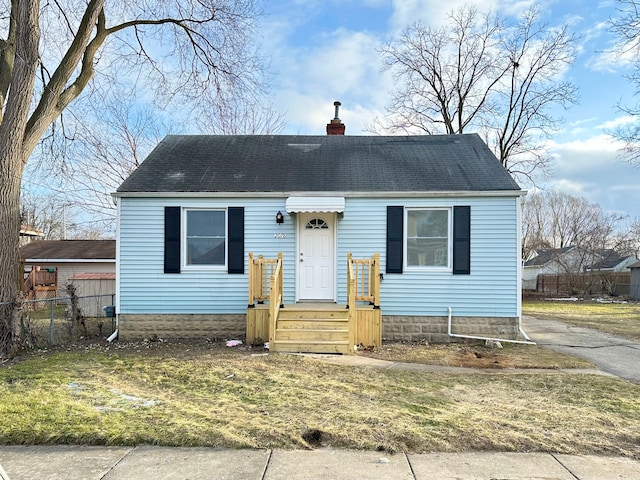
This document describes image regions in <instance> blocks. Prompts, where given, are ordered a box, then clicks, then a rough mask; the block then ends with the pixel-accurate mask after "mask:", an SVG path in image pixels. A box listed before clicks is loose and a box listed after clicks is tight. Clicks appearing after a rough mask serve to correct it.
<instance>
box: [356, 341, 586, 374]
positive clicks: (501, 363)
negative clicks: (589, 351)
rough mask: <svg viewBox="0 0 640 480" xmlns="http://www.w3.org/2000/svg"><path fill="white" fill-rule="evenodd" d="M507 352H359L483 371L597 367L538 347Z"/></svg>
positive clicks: (455, 346)
mask: <svg viewBox="0 0 640 480" xmlns="http://www.w3.org/2000/svg"><path fill="white" fill-rule="evenodd" d="M502 347H503V348H494V347H488V346H485V345H484V343H482V342H465V343H448V344H425V343H388V344H384V345H383V346H382V347H379V348H373V349H365V350H360V351H358V355H362V356H368V357H372V358H377V359H380V360H388V361H395V362H407V363H421V364H426V365H444V366H450V367H468V368H481V369H506V368H590V367H592V366H593V365H592V364H591V363H589V362H587V361H585V360H582V359H579V358H577V357H574V356H571V355H564V354H561V353H558V352H554V351H552V350H549V349H546V348H543V347H539V346H536V345H517V344H508V343H505V344H502Z"/></svg>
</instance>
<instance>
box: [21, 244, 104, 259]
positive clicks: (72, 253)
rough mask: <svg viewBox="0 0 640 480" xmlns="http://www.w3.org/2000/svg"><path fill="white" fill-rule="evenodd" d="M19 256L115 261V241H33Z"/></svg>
mask: <svg viewBox="0 0 640 480" xmlns="http://www.w3.org/2000/svg"><path fill="white" fill-rule="evenodd" d="M20 256H21V257H22V258H25V259H27V258H30V259H42V260H44V259H48V260H115V259H116V241H115V240H34V241H33V242H30V243H28V244H26V245H25V246H23V247H21V248H20Z"/></svg>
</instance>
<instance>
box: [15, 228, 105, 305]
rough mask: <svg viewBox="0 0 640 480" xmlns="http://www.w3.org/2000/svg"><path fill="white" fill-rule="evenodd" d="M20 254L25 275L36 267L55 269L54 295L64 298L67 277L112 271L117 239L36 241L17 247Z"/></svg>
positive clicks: (67, 281)
mask: <svg viewBox="0 0 640 480" xmlns="http://www.w3.org/2000/svg"><path fill="white" fill-rule="evenodd" d="M20 257H21V259H22V260H23V261H24V269H25V274H28V273H29V272H31V270H32V269H34V268H35V267H39V268H40V270H54V269H55V271H56V273H57V282H56V283H57V284H56V287H57V288H56V292H55V295H56V296H57V297H66V296H67V292H66V288H67V284H68V283H69V279H70V278H71V277H73V276H74V275H76V274H78V273H81V272H92V273H115V271H116V241H115V240H36V241H33V242H30V243H28V244H27V245H24V246H22V247H21V248H20ZM112 293H114V292H112Z"/></svg>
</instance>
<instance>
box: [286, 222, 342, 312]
mask: <svg viewBox="0 0 640 480" xmlns="http://www.w3.org/2000/svg"><path fill="white" fill-rule="evenodd" d="M296 217H297V222H296V259H295V262H296V301H305V300H309V301H314V300H316V301H328V302H335V301H336V287H337V279H336V275H337V260H336V258H337V248H336V247H337V241H336V239H337V223H338V222H337V216H336V214H335V212H315V213H298V214H296ZM314 218H321V219H323V220H324V221H326V222H327V223H328V224H329V228H330V229H332V232H331V235H330V241H331V242H332V245H331V251H332V258H331V259H330V267H331V270H332V272H330V281H331V283H332V285H330V287H329V294H328V295H327V298H317V299H313V298H304V296H303V295H302V290H303V288H302V281H303V272H302V267H303V266H304V263H303V262H301V261H300V259H301V255H300V254H301V253H303V252H302V237H303V235H304V232H305V226H306V224H307V222H308V221H309V220H311V219H314ZM303 259H304V257H303Z"/></svg>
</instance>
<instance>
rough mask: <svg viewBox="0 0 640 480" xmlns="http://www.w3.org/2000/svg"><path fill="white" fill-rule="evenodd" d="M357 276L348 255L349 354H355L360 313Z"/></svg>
mask: <svg viewBox="0 0 640 480" xmlns="http://www.w3.org/2000/svg"><path fill="white" fill-rule="evenodd" d="M356 288H357V284H356V276H355V273H354V269H353V259H352V258H351V254H350V253H349V254H347V308H348V309H349V327H348V328H349V345H348V346H347V348H348V350H347V352H348V353H349V354H353V352H354V351H355V348H356V322H357V321H358V311H357V310H356Z"/></svg>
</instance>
